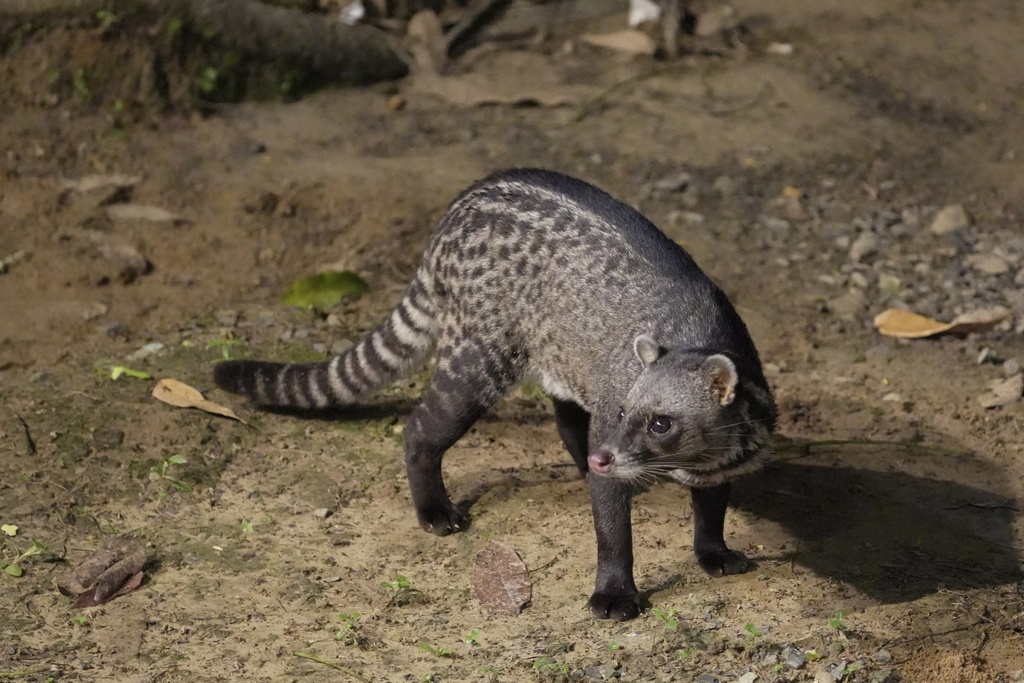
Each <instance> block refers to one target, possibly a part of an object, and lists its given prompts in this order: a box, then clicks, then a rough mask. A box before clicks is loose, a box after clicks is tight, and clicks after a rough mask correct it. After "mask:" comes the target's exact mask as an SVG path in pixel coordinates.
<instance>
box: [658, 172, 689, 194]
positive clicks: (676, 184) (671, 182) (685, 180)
mask: <svg viewBox="0 0 1024 683" xmlns="http://www.w3.org/2000/svg"><path fill="white" fill-rule="evenodd" d="M691 180H692V177H691V176H690V174H689V173H686V172H683V173H676V174H675V175H670V176H665V177H664V178H661V179H660V180H655V181H654V183H652V185H651V187H653V188H654V189H655V190H656V191H658V192H682V191H683V190H685V189H686V188H687V186H688V185H689V184H690V181H691Z"/></svg>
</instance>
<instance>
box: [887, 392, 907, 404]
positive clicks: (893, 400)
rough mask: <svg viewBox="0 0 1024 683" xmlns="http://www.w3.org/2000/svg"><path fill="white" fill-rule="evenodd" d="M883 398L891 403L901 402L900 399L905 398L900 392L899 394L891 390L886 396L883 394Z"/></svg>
mask: <svg viewBox="0 0 1024 683" xmlns="http://www.w3.org/2000/svg"><path fill="white" fill-rule="evenodd" d="M882 400H883V401H887V402H889V403H899V402H900V401H902V400H903V398H902V397H901V396H900V395H899V394H897V393H896V392H894V391H891V392H889V393H888V394H886V395H885V396H883V397H882Z"/></svg>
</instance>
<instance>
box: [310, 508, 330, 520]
mask: <svg viewBox="0 0 1024 683" xmlns="http://www.w3.org/2000/svg"><path fill="white" fill-rule="evenodd" d="M313 516H314V517H317V518H319V519H326V518H327V517H330V516H331V511H330V510H329V509H327V508H317V509H316V510H313Z"/></svg>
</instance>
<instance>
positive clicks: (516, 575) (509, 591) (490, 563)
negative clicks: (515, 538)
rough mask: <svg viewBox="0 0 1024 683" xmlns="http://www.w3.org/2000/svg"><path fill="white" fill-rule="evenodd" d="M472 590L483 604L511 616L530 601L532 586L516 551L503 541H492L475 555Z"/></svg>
mask: <svg viewBox="0 0 1024 683" xmlns="http://www.w3.org/2000/svg"><path fill="white" fill-rule="evenodd" d="M473 593H474V595H476V599H477V600H479V601H480V603H481V604H482V605H484V606H485V607H487V608H489V609H491V610H492V611H494V612H498V613H500V614H507V615H509V616H512V617H514V616H516V615H517V614H519V612H521V611H522V609H523V607H525V606H526V605H527V604H529V602H530V599H531V598H532V597H533V585H532V584H531V583H530V573H529V571H528V570H527V569H526V565H525V564H523V561H522V560H521V559H520V558H519V554H518V553H516V551H515V550H513V549H512V548H511V547H509V546H507V545H505V544H504V543H499V542H498V541H491V542H490V543H488V544H487V547H486V548H484V549H483V550H481V551H480V552H479V553H478V554H477V556H476V568H475V569H474V570H473Z"/></svg>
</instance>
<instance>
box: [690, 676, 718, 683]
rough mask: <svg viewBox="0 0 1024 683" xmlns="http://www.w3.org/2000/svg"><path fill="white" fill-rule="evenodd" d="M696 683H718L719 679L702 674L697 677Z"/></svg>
mask: <svg viewBox="0 0 1024 683" xmlns="http://www.w3.org/2000/svg"><path fill="white" fill-rule="evenodd" d="M695 683H718V679H717V678H715V677H714V676H712V675H711V674H701V675H700V676H697V680H696V681H695Z"/></svg>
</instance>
